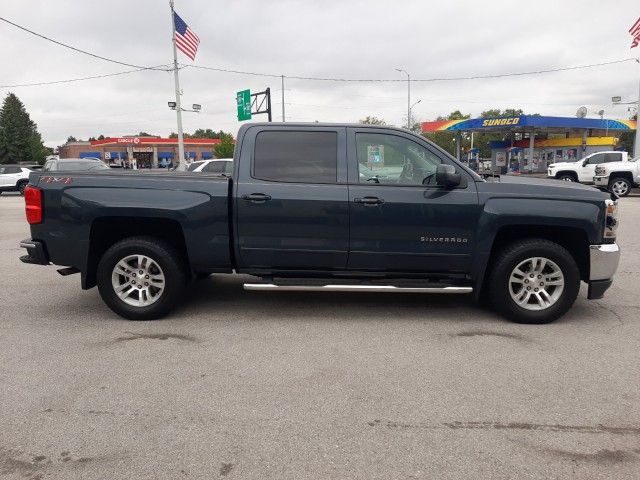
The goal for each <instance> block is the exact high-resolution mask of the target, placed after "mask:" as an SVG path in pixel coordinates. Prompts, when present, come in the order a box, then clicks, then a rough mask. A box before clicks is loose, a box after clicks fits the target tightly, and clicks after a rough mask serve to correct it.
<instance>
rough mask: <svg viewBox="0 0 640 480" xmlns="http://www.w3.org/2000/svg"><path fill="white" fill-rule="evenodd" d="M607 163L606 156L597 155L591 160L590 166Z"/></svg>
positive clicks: (602, 154)
mask: <svg viewBox="0 0 640 480" xmlns="http://www.w3.org/2000/svg"><path fill="white" fill-rule="evenodd" d="M604 162H605V154H604V153H597V154H595V155H593V156H592V157H590V158H589V162H588V163H589V165H598V164H600V163H604Z"/></svg>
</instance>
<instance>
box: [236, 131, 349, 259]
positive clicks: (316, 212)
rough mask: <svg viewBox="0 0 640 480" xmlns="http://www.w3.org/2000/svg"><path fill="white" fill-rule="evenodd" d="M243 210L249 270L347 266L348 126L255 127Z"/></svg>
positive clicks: (240, 198) (241, 178) (246, 155)
mask: <svg viewBox="0 0 640 480" xmlns="http://www.w3.org/2000/svg"><path fill="white" fill-rule="evenodd" d="M240 155H241V160H240V162H239V164H238V172H237V175H236V178H237V188H236V198H235V212H236V222H237V243H238V249H237V252H238V256H239V264H240V267H241V269H243V270H245V271H247V270H256V269H276V270H277V269H281V270H308V269H313V270H340V269H342V270H344V269H345V268H346V264H347V252H348V248H349V204H348V185H347V178H346V129H345V128H344V127H338V128H331V127H328V128H326V129H324V128H323V129H318V128H305V127H300V128H299V129H296V130H292V129H290V128H288V129H286V130H283V129H278V127H258V126H256V127H252V128H250V129H249V130H248V131H247V133H246V134H245V138H244V140H243V142H242V151H241V154H240Z"/></svg>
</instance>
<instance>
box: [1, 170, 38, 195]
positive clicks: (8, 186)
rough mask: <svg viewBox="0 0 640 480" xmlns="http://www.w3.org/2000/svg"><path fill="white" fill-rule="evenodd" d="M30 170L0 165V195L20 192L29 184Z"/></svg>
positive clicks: (21, 193)
mask: <svg viewBox="0 0 640 480" xmlns="http://www.w3.org/2000/svg"><path fill="white" fill-rule="evenodd" d="M30 173H31V170H29V169H28V168H27V167H23V166H20V165H0V194H2V192H20V195H23V194H24V187H26V186H27V183H29V174H30Z"/></svg>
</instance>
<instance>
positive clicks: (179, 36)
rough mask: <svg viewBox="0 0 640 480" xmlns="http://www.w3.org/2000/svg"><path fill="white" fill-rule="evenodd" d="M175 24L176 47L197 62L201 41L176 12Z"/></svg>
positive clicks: (174, 14)
mask: <svg viewBox="0 0 640 480" xmlns="http://www.w3.org/2000/svg"><path fill="white" fill-rule="evenodd" d="M173 23H174V24H175V26H176V47H178V48H179V49H180V51H181V52H182V53H184V54H185V55H186V56H187V57H189V58H190V59H191V60H195V58H196V52H197V51H198V44H199V43H200V39H199V38H198V36H197V35H196V34H195V33H193V31H192V30H191V29H190V28H189V25H187V24H186V23H185V21H184V20H182V19H181V18H180V16H179V15H178V14H177V13H176V12H173Z"/></svg>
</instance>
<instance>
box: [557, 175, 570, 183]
mask: <svg viewBox="0 0 640 480" xmlns="http://www.w3.org/2000/svg"><path fill="white" fill-rule="evenodd" d="M560 180H562V181H563V182H573V177H572V176H570V175H563V176H562V177H560Z"/></svg>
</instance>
